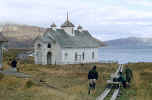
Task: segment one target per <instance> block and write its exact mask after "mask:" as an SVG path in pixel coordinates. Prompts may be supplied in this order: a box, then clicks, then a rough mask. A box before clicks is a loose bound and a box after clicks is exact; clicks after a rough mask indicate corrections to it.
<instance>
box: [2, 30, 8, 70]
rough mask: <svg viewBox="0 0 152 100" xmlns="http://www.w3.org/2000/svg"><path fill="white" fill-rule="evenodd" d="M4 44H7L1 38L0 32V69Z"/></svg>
mask: <svg viewBox="0 0 152 100" xmlns="http://www.w3.org/2000/svg"><path fill="white" fill-rule="evenodd" d="M5 42H7V39H6V38H5V37H4V36H3V34H2V32H0V69H1V68H2V62H3V47H4V43H5Z"/></svg>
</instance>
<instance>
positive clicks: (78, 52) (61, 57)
mask: <svg viewBox="0 0 152 100" xmlns="http://www.w3.org/2000/svg"><path fill="white" fill-rule="evenodd" d="M101 46H103V43H101V42H100V41H99V40H97V39H95V38H94V37H92V36H91V35H90V33H89V32H88V31H87V30H83V28H82V27H81V26H80V25H79V26H78V27H77V28H76V29H75V26H74V25H73V24H72V23H71V22H70V21H69V18H68V14H67V19H66V21H65V22H64V23H63V24H62V25H61V27H60V28H57V27H56V25H55V23H53V24H52V25H51V27H50V28H48V29H47V31H46V32H45V33H44V34H43V35H42V36H38V37H37V38H36V39H35V41H34V56H35V64H42V65H46V64H79V63H95V62H98V48H99V47H101Z"/></svg>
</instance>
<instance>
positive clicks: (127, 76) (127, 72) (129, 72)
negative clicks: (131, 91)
mask: <svg viewBox="0 0 152 100" xmlns="http://www.w3.org/2000/svg"><path fill="white" fill-rule="evenodd" d="M125 74H126V82H128V83H130V82H131V79H132V78H133V74H132V70H131V69H130V68H129V67H128V65H126V69H125Z"/></svg>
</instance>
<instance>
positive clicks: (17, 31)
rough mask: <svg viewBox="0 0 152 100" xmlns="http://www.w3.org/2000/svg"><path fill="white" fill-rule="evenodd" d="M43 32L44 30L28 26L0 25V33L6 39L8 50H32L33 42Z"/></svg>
mask: <svg viewBox="0 0 152 100" xmlns="http://www.w3.org/2000/svg"><path fill="white" fill-rule="evenodd" d="M45 30H46V29H45V28H41V27H37V26H29V25H19V24H1V25H0V32H2V33H3V35H4V36H5V37H6V38H7V39H8V48H32V46H33V45H32V44H33V40H34V39H35V38H36V37H37V36H38V35H39V34H43V33H44V31H45Z"/></svg>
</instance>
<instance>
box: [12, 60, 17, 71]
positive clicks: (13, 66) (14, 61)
mask: <svg viewBox="0 0 152 100" xmlns="http://www.w3.org/2000/svg"><path fill="white" fill-rule="evenodd" d="M11 67H12V68H13V70H14V71H17V69H16V67H17V60H16V59H15V58H14V59H13V60H12V62H11Z"/></svg>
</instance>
